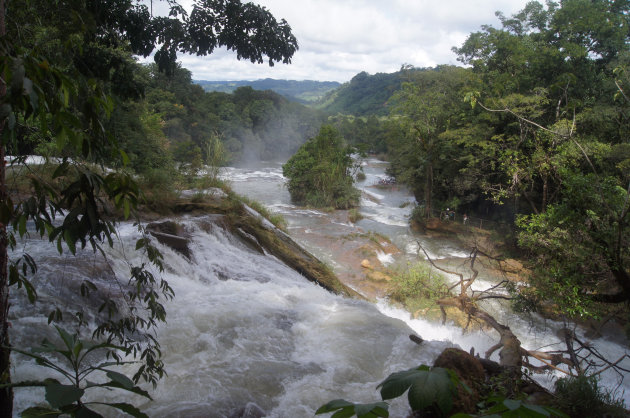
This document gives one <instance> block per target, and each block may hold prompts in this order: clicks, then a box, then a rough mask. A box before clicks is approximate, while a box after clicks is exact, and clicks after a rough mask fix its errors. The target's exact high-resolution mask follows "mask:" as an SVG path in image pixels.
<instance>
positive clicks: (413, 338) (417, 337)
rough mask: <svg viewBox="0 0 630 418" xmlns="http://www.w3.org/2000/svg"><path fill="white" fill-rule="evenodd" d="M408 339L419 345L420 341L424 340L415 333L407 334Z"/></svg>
mask: <svg viewBox="0 0 630 418" xmlns="http://www.w3.org/2000/svg"><path fill="white" fill-rule="evenodd" d="M409 339H410V340H411V341H413V342H414V343H416V344H418V345H420V344H422V343H423V342H424V340H423V339H422V337H419V336H417V335H415V334H411V335H409Z"/></svg>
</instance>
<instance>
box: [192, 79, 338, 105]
mask: <svg viewBox="0 0 630 418" xmlns="http://www.w3.org/2000/svg"><path fill="white" fill-rule="evenodd" d="M194 82H195V83H196V84H199V85H200V86H201V87H203V89H204V90H205V91H208V92H212V91H217V92H222V93H232V92H234V90H236V89H237V88H239V87H246V86H249V87H251V88H253V89H254V90H272V91H274V92H276V93H278V94H280V95H282V96H284V97H286V98H288V99H289V100H292V101H295V102H298V103H303V104H308V103H313V102H316V101H318V100H321V99H322V98H323V97H324V96H325V95H326V94H327V93H329V92H330V91H332V90H334V89H336V88H338V87H339V86H340V85H341V84H340V83H338V82H336V81H313V80H303V81H296V80H274V79H272V78H265V79H264V80H254V81H249V80H240V81H207V80H194Z"/></svg>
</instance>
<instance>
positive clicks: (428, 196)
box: [424, 163, 433, 218]
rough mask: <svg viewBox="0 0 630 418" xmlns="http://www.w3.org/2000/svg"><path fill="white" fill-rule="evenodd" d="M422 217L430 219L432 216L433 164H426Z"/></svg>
mask: <svg viewBox="0 0 630 418" xmlns="http://www.w3.org/2000/svg"><path fill="white" fill-rule="evenodd" d="M424 215H425V217H426V218H430V217H431V216H432V215H433V164H431V163H428V164H427V167H426V173H425V178H424Z"/></svg>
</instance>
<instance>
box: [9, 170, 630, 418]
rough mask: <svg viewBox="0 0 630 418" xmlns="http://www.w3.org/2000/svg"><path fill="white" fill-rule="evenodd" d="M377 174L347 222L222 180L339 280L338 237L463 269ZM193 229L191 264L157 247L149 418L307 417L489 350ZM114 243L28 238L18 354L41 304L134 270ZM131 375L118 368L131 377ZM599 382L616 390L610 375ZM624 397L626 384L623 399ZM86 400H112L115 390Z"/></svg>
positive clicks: (262, 182) (125, 233)
mask: <svg viewBox="0 0 630 418" xmlns="http://www.w3.org/2000/svg"><path fill="white" fill-rule="evenodd" d="M384 169H385V164H384V163H382V162H379V161H377V160H369V161H367V163H365V166H364V171H365V173H366V179H365V180H364V181H362V182H360V183H359V187H360V188H361V189H362V190H363V195H364V198H363V199H362V203H361V208H360V212H361V213H362V215H363V216H364V218H363V219H362V220H360V221H358V222H357V223H356V224H352V223H349V222H347V221H346V220H344V219H341V218H339V217H337V216H336V215H335V214H330V213H325V212H320V211H316V210H305V209H303V208H299V207H296V206H294V205H292V204H291V203H290V199H289V195H288V192H287V190H286V188H285V187H284V186H283V184H284V179H283V177H282V175H281V172H282V170H281V166H280V165H279V164H273V163H269V164H261V165H260V166H259V167H256V168H247V169H241V168H229V169H227V170H226V171H225V172H224V175H225V176H226V177H227V178H228V179H229V180H230V182H231V184H232V187H233V188H234V189H235V190H236V191H237V192H238V193H240V194H243V195H247V196H248V197H251V198H254V199H256V200H258V201H260V202H262V203H264V204H265V205H266V206H268V207H269V208H270V209H271V210H272V211H275V212H278V213H281V214H282V215H283V216H284V217H285V219H286V220H287V222H288V230H289V233H290V235H292V236H293V237H294V239H296V241H298V242H299V243H300V244H302V245H303V246H304V247H305V248H307V249H308V250H309V251H311V252H312V253H314V254H315V255H316V256H318V257H319V258H320V259H322V260H323V261H325V262H326V263H328V264H329V265H331V266H332V267H333V269H334V270H335V271H336V272H337V273H343V269H344V265H343V263H342V262H340V261H339V260H338V258H337V257H336V255H337V254H336V251H335V248H334V247H331V246H329V245H328V246H327V245H324V246H322V245H321V243H322V242H325V241H322V240H323V238H322V237H324V236H325V237H326V238H327V239H328V240H330V238H331V237H332V238H335V237H338V238H339V239H342V238H343V237H347V236H349V235H351V234H353V233H362V232H366V231H374V232H378V233H381V234H383V235H385V236H388V237H390V238H391V240H392V242H393V243H394V244H396V246H397V247H398V248H400V249H401V250H402V252H401V254H400V255H399V257H407V258H414V257H416V253H417V249H418V243H420V244H421V245H422V246H423V247H425V248H427V249H428V251H429V254H430V255H431V256H432V257H434V258H457V257H465V256H466V255H467V253H466V251H465V249H464V248H458V247H457V245H456V244H454V243H452V242H449V241H447V240H436V239H433V240H432V239H428V238H421V237H416V236H414V235H413V233H412V232H411V231H410V230H409V228H408V227H407V217H408V215H409V211H410V207H411V205H405V203H407V202H411V201H412V200H413V198H412V196H411V195H410V194H409V193H408V192H407V191H406V190H404V189H401V188H399V189H394V188H387V189H382V188H374V187H372V186H373V185H374V184H376V183H378V180H379V179H381V178H385V177H386V176H385V174H384ZM200 221H202V219H200V218H192V217H191V218H184V219H183V220H181V222H182V223H183V224H184V225H185V227H186V230H187V232H188V233H190V234H191V236H192V243H191V246H190V247H191V253H192V254H191V259H192V262H191V261H189V260H188V259H186V258H185V257H183V256H181V255H180V254H178V253H176V252H174V251H172V250H171V249H170V248H168V247H165V246H161V245H159V244H158V247H159V249H160V250H161V251H162V252H163V254H164V255H165V264H166V272H165V278H166V279H167V280H168V281H169V283H170V285H171V286H172V287H173V289H174V291H175V298H174V299H173V300H172V301H170V302H168V303H167V305H166V307H167V319H168V323H167V324H164V325H162V326H161V327H160V328H159V331H158V338H159V340H160V342H161V345H162V351H163V354H164V361H165V363H166V368H167V372H168V376H167V377H165V378H164V379H163V380H161V381H160V383H159V385H158V387H157V389H155V390H153V389H150V388H147V389H149V390H150V392H151V395H152V397H153V399H154V401H146V400H145V399H143V398H139V397H138V398H132V399H128V401H131V402H133V403H134V404H135V405H137V406H139V407H140V408H141V409H142V410H143V411H144V412H146V413H147V414H148V415H149V416H154V417H178V416H181V417H233V416H234V417H240V416H244V415H243V413H244V411H245V412H248V411H249V412H251V411H253V410H259V409H260V410H262V411H264V413H265V414H266V416H269V417H309V416H313V414H314V411H315V410H316V409H317V408H318V407H319V406H321V405H322V404H324V403H326V402H327V401H329V400H332V399H336V398H345V399H347V400H351V401H356V402H373V401H377V400H380V399H379V394H378V392H377V391H376V386H377V385H378V383H380V382H381V381H382V380H383V379H384V378H385V377H387V376H388V375H389V374H390V373H392V372H394V371H400V370H404V369H408V368H411V367H414V366H417V365H419V364H422V363H425V364H430V363H431V362H432V361H433V360H434V359H435V357H436V356H437V355H438V354H439V353H440V352H441V351H442V350H443V349H444V348H446V347H449V346H453V345H457V346H460V347H461V348H463V349H465V350H468V349H469V348H470V347H475V350H476V351H477V352H483V351H485V350H486V349H487V348H489V347H490V346H492V345H494V344H495V343H496V338H497V336H496V335H494V334H493V332H490V331H489V332H488V333H487V334H486V333H482V332H476V333H466V334H464V333H462V331H461V329H459V328H457V327H455V326H453V325H448V324H447V325H441V324H437V323H432V322H429V321H425V320H422V319H410V316H409V314H408V313H406V312H404V311H402V310H399V309H396V308H393V307H391V306H389V305H388V304H387V303H386V301H384V300H379V301H378V302H377V303H370V302H365V301H359V300H352V299H347V298H342V297H339V296H335V295H333V294H331V293H328V292H327V291H325V290H324V289H322V288H321V287H319V286H317V285H315V284H313V283H311V282H308V281H306V280H305V279H304V278H303V277H302V276H300V275H299V274H298V273H296V272H295V271H293V270H291V269H289V268H287V267H286V266H285V265H283V264H282V263H281V262H280V261H278V260H277V259H275V258H274V257H272V256H268V255H261V254H259V253H256V252H253V251H251V250H250V249H248V248H247V247H246V246H244V245H243V244H242V243H240V242H239V241H238V240H236V239H235V238H234V237H232V236H231V235H230V234H228V233H227V232H226V231H224V230H222V229H221V228H218V227H216V228H210V229H209V228H202V227H200ZM119 235H120V240H119V242H118V244H117V245H116V247H115V248H114V249H112V250H110V251H109V252H108V258H109V260H110V262H109V265H108V264H107V263H104V262H103V261H102V260H101V259H100V257H97V256H95V255H94V254H93V253H92V252H88V251H85V252H83V253H80V254H79V256H78V257H76V258H75V257H66V256H64V257H59V256H58V254H57V253H56V250H55V249H54V248H53V247H52V246H50V245H48V244H47V243H46V242H42V241H40V240H38V239H35V238H31V239H27V240H25V241H24V242H23V243H22V244H21V246H20V248H19V251H20V252H21V251H22V250H25V251H27V252H29V253H30V254H31V255H32V256H34V257H35V259H36V260H37V261H38V263H39V267H40V269H39V271H38V273H37V278H36V281H37V282H38V283H39V284H38V292H39V296H40V300H39V301H38V302H37V304H36V305H34V306H33V305H30V304H28V303H26V302H25V301H24V300H23V298H22V297H20V296H15V297H14V299H13V306H12V318H11V322H12V328H11V332H12V342H13V344H14V345H15V346H17V347H30V346H34V345H36V344H37V343H38V342H39V341H40V340H41V338H42V336H43V335H50V328H49V327H48V326H47V325H46V323H47V318H46V314H47V312H48V310H49V306H50V304H52V303H56V304H59V305H61V306H63V307H64V308H65V309H66V310H68V311H70V312H73V311H76V310H78V309H80V305H79V304H78V303H77V302H73V300H74V299H73V298H74V296H73V295H74V294H75V293H76V288H77V287H78V286H79V285H78V283H80V280H81V278H84V277H89V278H90V279H91V280H93V281H95V282H97V284H98V283H99V282H100V283H101V284H106V283H110V282H111V281H108V280H107V279H108V277H110V276H111V275H114V274H115V275H116V276H117V277H120V278H121V281H124V278H125V277H127V274H128V267H127V263H128V262H135V263H138V262H140V261H141V260H138V259H136V257H138V255H137V254H135V253H134V251H132V250H133V248H134V247H133V246H134V243H135V240H137V239H138V238H139V234H138V232H137V230H136V228H135V227H134V226H133V225H131V224H122V225H121V227H120V231H119ZM326 242H328V241H326ZM380 258H382V261H383V262H384V263H389V262H391V261H392V260H391V259H390V258H391V256H388V255H386V254H383V255H382V257H379V259H380ZM110 290H111V292H117V291H119V290H118V289H115V288H112V289H110ZM14 293H17V292H14ZM488 309H491V310H492V312H493V314H495V315H497V316H498V317H500V319H501V320H502V321H503V322H504V323H506V324H507V325H509V326H510V327H511V328H512V329H513V330H514V331H515V332H516V333H517V334H518V335H519V337H520V338H521V341H522V342H523V345H524V346H525V347H526V348H529V349H537V348H543V347H544V348H549V347H553V344H558V342H559V339H558V337H556V336H555V330H556V329H559V328H560V327H562V326H563V324H560V323H554V322H553V321H543V320H541V319H533V320H532V319H527V320H526V319H522V318H520V317H518V316H515V315H512V314H510V313H508V312H507V311H506V310H505V309H504V308H503V307H501V306H499V305H497V306H489V307H488ZM88 316H89V315H88ZM414 333H415V334H417V335H420V336H421V337H422V338H424V339H425V340H427V341H425V343H423V344H422V345H416V344H414V343H412V342H411V341H410V340H409V335H410V334H414ZM584 338H586V337H584ZM594 343H595V344H597V346H598V347H599V348H600V350H601V351H602V352H603V353H604V354H605V355H606V356H607V357H608V358H609V359H611V360H614V359H616V358H619V357H620V356H621V355H622V354H623V353H624V352H625V350H626V349H625V346H623V345H620V344H618V343H617V342H615V341H613V340H612V339H611V338H607V337H601V338H599V339H597V340H595V341H594ZM131 370H132V369H131V368H130V369H129V370H125V369H124V368H123V371H126V372H127V373H128V374H132V371H131ZM44 373H45V372H44V371H43V370H42V368H41V367H38V366H37V365H36V364H35V363H34V362H33V361H30V360H27V359H25V358H23V357H19V356H18V357H16V358H14V362H13V375H14V380H26V379H38V378H42V377H43V376H44ZM553 378H554V376H547V377H546V378H543V381H546V382H547V383H549V382H551V381H552V380H553ZM603 381H604V383H605V384H607V385H608V386H609V387H611V388H615V387H617V376H616V375H614V374H610V375H608V376H604V378H603ZM623 389H624V386H623V385H622V386H621V387H620V388H619V390H623ZM628 392H629V393H630V391H628ZM95 396H96V397H97V398H99V399H106V400H109V401H114V402H118V401H120V399H121V395H120V394H119V393H117V392H103V393H99V394H97V395H95ZM626 396H627V395H626ZM41 399H43V392H42V391H41V390H40V389H17V390H16V407H15V410H16V413H17V412H19V411H21V410H23V409H24V408H25V407H28V406H31V405H32V404H33V403H35V402H37V401H40V400H41ZM406 411H407V407H406V402H405V401H404V400H398V401H394V402H393V403H392V406H391V407H390V413H391V416H394V417H396V416H405V414H406Z"/></svg>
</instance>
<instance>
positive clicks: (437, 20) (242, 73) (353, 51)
mask: <svg viewBox="0 0 630 418" xmlns="http://www.w3.org/2000/svg"><path fill="white" fill-rule="evenodd" d="M191 2H192V1H191V0H183V1H180V3H181V4H189V3H191ZM253 2H254V3H257V4H260V5H261V6H265V7H266V8H267V9H268V10H269V11H270V12H271V13H272V14H273V15H274V16H275V17H276V19H278V20H280V19H282V18H284V19H285V20H286V21H287V22H288V23H289V25H290V26H291V28H292V30H293V34H294V35H295V36H296V38H297V40H298V45H299V50H298V51H297V52H296V54H295V55H294V56H293V60H292V63H291V64H288V65H286V64H281V63H280V64H275V66H274V67H269V65H268V64H252V63H251V62H249V61H247V60H245V61H238V60H237V59H236V54H235V53H232V52H229V51H225V50H217V51H215V52H214V53H213V54H212V55H210V56H206V57H196V56H186V55H180V56H179V60H180V61H181V62H182V65H183V66H184V67H185V68H188V69H189V70H190V71H192V73H193V78H194V79H196V80H256V79H261V78H275V79H287V80H319V81H339V82H346V81H349V80H350V79H351V78H352V77H353V76H355V75H356V74H357V73H359V72H361V71H367V72H368V73H370V74H374V73H378V72H384V73H391V72H394V71H397V70H399V69H400V66H401V65H402V64H411V65H413V66H416V67H430V66H435V65H438V64H455V65H457V64H459V63H458V62H457V60H456V56H455V54H454V53H453V52H451V48H452V47H453V46H461V44H462V43H463V42H464V41H465V40H466V37H467V36H468V35H469V34H470V33H471V32H473V31H477V30H479V29H480V27H481V25H484V24H490V25H492V26H494V27H500V22H499V20H498V19H497V18H496V16H495V15H494V13H495V11H497V10H499V11H501V12H503V13H504V14H505V15H506V16H510V15H512V14H513V13H516V12H518V11H519V10H521V9H523V8H524V7H525V5H526V3H527V2H528V0H258V1H257V0H253Z"/></svg>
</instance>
